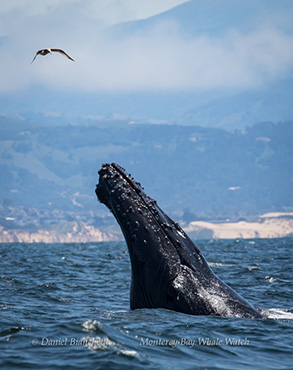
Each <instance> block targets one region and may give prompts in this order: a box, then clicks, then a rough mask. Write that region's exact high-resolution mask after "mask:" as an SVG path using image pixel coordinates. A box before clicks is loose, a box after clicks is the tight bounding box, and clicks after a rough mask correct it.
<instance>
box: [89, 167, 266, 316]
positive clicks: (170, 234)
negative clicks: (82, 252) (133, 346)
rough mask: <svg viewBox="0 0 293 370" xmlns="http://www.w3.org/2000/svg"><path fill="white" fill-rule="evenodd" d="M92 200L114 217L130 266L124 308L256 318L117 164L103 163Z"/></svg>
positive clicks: (254, 313) (178, 228) (178, 227)
mask: <svg viewBox="0 0 293 370" xmlns="http://www.w3.org/2000/svg"><path fill="white" fill-rule="evenodd" d="M96 195H97V197H98V199H99V201H100V202H102V203H103V204H105V205H106V206H107V207H108V208H109V210H110V211H111V212H112V213H113V215H114V216H115V218H116V220H117V222H118V223H119V225H120V227H121V230H122V232H123V234H124V237H125V240H126V243H127V246H128V251H129V256H130V261H131V289H130V307H131V309H137V308H166V309H170V310H174V311H178V312H182V313H186V314H191V315H220V316H230V317H247V318H261V317H262V315H261V314H260V312H259V311H258V310H257V309H256V308H254V307H253V306H252V305H251V304H249V303H248V302H247V301H246V300H245V299H244V298H242V297H241V296H240V295H238V294H237V293H236V292H235V291H234V290H233V289H231V288H230V287H229V286H227V285H226V284H225V283H223V282H222V281H221V280H220V279H219V278H218V277H217V276H216V275H215V274H214V273H213V271H212V270H211V269H210V267H209V266H208V263H207V262H206V260H205V258H204V257H203V255H202V254H201V252H200V250H199V249H198V248H197V247H196V246H195V244H194V243H193V242H192V241H191V240H190V238H189V237H188V236H187V235H186V233H185V232H184V230H182V229H181V228H180V226H179V225H178V224H177V223H176V222H174V221H173V220H172V219H171V218H170V217H168V216H167V215H166V214H165V213H164V211H163V210H162V209H161V208H160V207H159V206H158V205H157V203H156V201H155V200H154V199H152V198H151V197H149V196H148V195H147V194H146V193H145V191H144V189H143V187H142V186H141V185H140V184H139V183H138V182H136V181H135V180H134V179H133V177H132V176H131V175H129V174H127V172H126V171H125V169H124V168H122V167H121V166H119V165H118V164H115V163H112V164H103V165H102V168H101V169H100V170H99V183H98V185H97V187H96Z"/></svg>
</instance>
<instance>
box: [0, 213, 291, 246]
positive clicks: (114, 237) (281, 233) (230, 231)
mask: <svg viewBox="0 0 293 370" xmlns="http://www.w3.org/2000/svg"><path fill="white" fill-rule="evenodd" d="M183 229H184V231H185V232H186V233H187V234H188V236H189V237H190V238H191V239H271V238H285V237H293V212H287V213H266V214H264V215H261V216H259V218H258V219H257V220H256V221H254V222H248V221H239V222H220V223H212V222H206V221H192V222H190V223H189V224H188V225H187V226H185V227H184V228H183ZM118 240H123V235H122V234H121V232H120V230H119V228H118V227H117V231H116V230H114V231H113V232H107V231H102V230H101V229H99V228H96V227H94V226H92V225H87V224H86V223H85V222H72V223H71V225H70V227H69V228H66V231H65V230H63V231H60V230H46V229H38V230H34V231H30V230H25V229H5V228H4V227H3V226H0V243H88V242H106V241H118Z"/></svg>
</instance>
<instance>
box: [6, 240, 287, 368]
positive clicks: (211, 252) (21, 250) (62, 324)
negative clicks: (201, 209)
mask: <svg viewBox="0 0 293 370" xmlns="http://www.w3.org/2000/svg"><path fill="white" fill-rule="evenodd" d="M196 245H197V246H198V247H199V248H200V250H201V251H202V252H203V254H204V256H205V257H206V259H207V261H208V262H209V264H210V265H211V267H212V269H213V271H214V272H215V273H216V274H217V275H218V276H219V277H220V278H221V279H222V280H223V281H224V282H226V283H227V284H228V285H230V286H231V287H232V288H233V289H235V290H236V291H237V292H238V293H239V294H241V295H242V296H243V297H244V298H246V299H247V300H248V301H249V302H250V303H252V304H254V305H256V306H259V307H261V308H262V309H264V310H265V314H266V318H264V319H239V318H226V317H216V316H190V315H186V314H182V313H178V312H173V311H169V310H165V309H141V310H134V311H131V310H130V309H129V289H130V280H131V269H130V262H129V255H128V250H127V245H126V243H125V242H104V243H88V244H0V277H1V278H0V353H1V355H0V368H1V369H18V368H19V369H81V368H82V369H130V368H133V369H170V368H172V369H180V370H182V369H240V370H241V369H266V370H270V369H278V370H282V369H292V368H293V365H292V364H293V355H292V352H293V348H292V343H293V335H292V334H293V331H292V326H293V310H292V293H293V292H292V275H293V274H292V266H293V263H292V247H293V239H292V238H286V239H270V240H260V239H255V240H210V241H209V240H206V241H203V240H202V241H198V242H196Z"/></svg>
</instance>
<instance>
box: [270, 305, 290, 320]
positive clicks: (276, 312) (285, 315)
mask: <svg viewBox="0 0 293 370" xmlns="http://www.w3.org/2000/svg"><path fill="white" fill-rule="evenodd" d="M264 315H265V316H266V317H267V318H268V319H276V320H280V319H287V320H293V312H291V310H282V309H281V308H269V309H268V310H265V311H264Z"/></svg>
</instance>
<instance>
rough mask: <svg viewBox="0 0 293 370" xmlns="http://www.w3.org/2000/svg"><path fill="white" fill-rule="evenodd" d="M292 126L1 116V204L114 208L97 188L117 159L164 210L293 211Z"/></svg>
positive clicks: (243, 214)
mask: <svg viewBox="0 0 293 370" xmlns="http://www.w3.org/2000/svg"><path fill="white" fill-rule="evenodd" d="M292 127H293V126H292V122H284V123H278V124H273V123H269V122H268V123H259V124H256V125H253V126H251V127H247V129H246V130H245V131H240V130H237V131H234V132H229V131H225V130H222V129H214V128H203V127H199V126H196V127H192V126H190V127H187V126H177V125H150V124H145V125H144V124H141V125H138V124H128V123H126V122H124V123H123V122H120V124H118V125H114V123H113V122H112V123H111V122H110V121H109V122H108V123H107V122H104V121H102V122H100V121H95V122H92V124H91V125H89V124H84V122H83V124H82V125H78V124H77V122H76V123H75V125H68V124H67V125H59V124H42V122H39V123H32V122H29V121H26V120H19V119H16V118H14V119H12V118H7V117H0V138H1V146H0V158H1V166H0V171H1V175H0V178H1V183H0V204H2V207H4V208H5V207H6V208H7V207H10V208H11V207H12V208H13V207H14V208H19V209H20V206H22V207H24V209H25V208H32V207H35V208H37V209H44V210H50V209H51V210H52V212H53V210H54V209H60V210H62V212H65V211H66V212H69V213H70V212H74V216H73V218H75V217H76V214H79V215H82V214H83V213H85V212H87V214H89V213H88V212H92V211H93V213H91V216H90V217H94V215H98V214H100V212H106V210H105V207H103V206H102V205H98V204H97V200H96V196H95V194H94V190H95V184H96V183H97V181H98V174H97V171H98V169H99V168H100V166H101V164H102V163H104V162H117V163H119V164H121V165H122V166H124V167H125V168H126V170H127V171H129V172H131V173H132V174H133V176H134V177H135V179H137V180H138V181H140V182H141V183H142V184H143V185H144V187H145V189H146V192H147V193H148V194H150V195H151V196H152V197H154V198H155V199H157V201H158V203H159V205H161V206H162V208H163V209H165V210H166V211H167V212H170V213H171V214H172V215H176V218H177V219H178V218H180V219H182V220H184V221H186V222H189V221H194V220H196V219H201V220H205V219H207V220H214V221H215V220H223V219H226V218H230V219H234V220H237V219H238V218H247V217H248V218H249V217H251V216H254V215H259V214H262V213H265V212H274V211H278V212H281V211H283V212H289V211H292V208H293V193H292V189H293V172H292V158H293V146H292V141H293V130H292ZM4 208H3V209H4ZM56 212H57V211H56ZM55 214H56V216H55V217H57V215H58V212H57V213H55ZM3 216H5V214H3ZM32 217H33V216H32ZM46 217H47V216H46ZM58 217H59V216H58ZM58 217H57V218H58ZM60 217H61V216H60ZM70 217H71V218H72V214H71V216H70ZM80 217H81V216H80ZM44 218H45V215H44Z"/></svg>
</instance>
